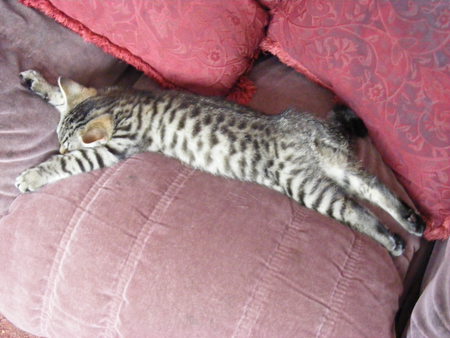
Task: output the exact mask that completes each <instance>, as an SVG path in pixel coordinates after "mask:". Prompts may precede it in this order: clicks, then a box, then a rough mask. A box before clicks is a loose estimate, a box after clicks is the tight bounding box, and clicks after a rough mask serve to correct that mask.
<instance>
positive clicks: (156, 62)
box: [22, 0, 267, 95]
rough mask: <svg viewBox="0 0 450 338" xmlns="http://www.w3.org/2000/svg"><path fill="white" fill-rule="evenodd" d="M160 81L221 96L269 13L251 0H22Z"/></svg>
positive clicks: (243, 65) (254, 47)
mask: <svg viewBox="0 0 450 338" xmlns="http://www.w3.org/2000/svg"><path fill="white" fill-rule="evenodd" d="M22 1H23V2H24V3H25V4H27V5H29V6H33V7H36V8H38V9H40V10H42V11H44V12H45V13H46V14H48V15H50V16H52V17H54V18H55V19H56V20H58V21H59V22H61V23H63V24H64V25H67V26H68V27H69V28H71V29H73V30H75V31H76V32H78V33H80V34H82V35H83V37H84V38H86V39H88V40H89V41H92V42H94V43H96V44H98V45H100V46H101V47H103V48H104V49H105V50H107V51H108V52H110V53H112V54H113V55H115V56H117V57H119V58H122V59H123V60H125V61H127V62H128V63H130V64H132V65H133V66H135V67H136V68H138V69H140V70H142V71H144V72H145V73H146V74H147V75H150V76H152V77H154V78H155V79H156V80H158V81H159V83H160V84H164V85H166V86H178V87H182V88H186V89H189V90H191V91H194V92H198V93H201V94H208V95H224V94H227V93H228V91H229V90H230V88H232V87H233V85H234V84H235V83H236V81H237V79H238V78H239V76H240V75H242V74H243V73H244V72H245V71H246V70H247V69H248V68H249V66H250V64H251V60H252V58H253V57H255V55H256V53H257V51H258V45H259V42H260V41H261V39H262V38H263V34H264V26H265V24H266V19H267V14H266V12H265V11H264V10H263V9H262V8H261V7H260V6H259V5H258V3H257V2H256V1H254V0H227V1H222V0H188V1H165V0H152V1H146V0H132V1H122V0H112V1H108V2H104V1H99V0H89V1H83V2H82V3H81V2H79V1H65V0H37V1H35V0H22Z"/></svg>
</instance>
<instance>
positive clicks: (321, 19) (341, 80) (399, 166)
mask: <svg viewBox="0 0 450 338" xmlns="http://www.w3.org/2000/svg"><path fill="white" fill-rule="evenodd" d="M263 3H264V4H265V5H267V6H268V7H269V8H270V9H271V11H272V14H273V16H272V21H271V23H270V26H269V30H268V36H267V38H266V39H265V41H264V42H263V44H262V46H263V48H264V49H265V50H268V51H271V52H273V53H274V54H276V55H278V57H279V58H280V59H281V60H283V61H284V62H286V63H288V64H289V65H291V66H293V67H295V68H296V69H297V70H299V71H300V72H303V73H305V74H307V75H308V76H310V77H311V78H313V79H314V80H316V81H318V82H320V83H321V84H323V85H325V86H327V87H329V88H331V89H332V90H333V91H334V92H336V93H337V94H338V95H339V96H340V98H342V99H343V100H344V101H345V102H347V103H348V104H349V105H350V106H351V107H352V108H354V109H355V110H356V111H357V112H358V114H359V115H360V116H361V117H362V118H363V119H364V121H365V122H366V124H367V125H368V127H369V130H370V134H371V136H372V138H373V139H374V141H375V143H376V145H377V147H378V149H379V150H380V152H381V154H382V155H383V158H384V159H385V161H386V162H387V163H388V164H389V165H390V166H391V167H392V168H393V169H394V171H395V172H396V173H397V175H398V178H399V179H400V180H401V181H402V183H403V184H404V185H405V186H406V188H407V189H408V192H409V193H410V194H411V195H412V197H413V198H414V201H415V202H416V204H417V205H418V206H419V207H420V210H421V211H422V213H423V214H424V215H425V216H427V217H428V220H429V222H428V226H429V227H428V230H427V236H428V238H430V239H435V238H447V237H448V236H449V235H450V161H449V158H450V147H449V145H450V101H449V99H448V88H449V87H450V68H449V67H448V64H449V63H450V54H449V50H448V46H449V39H450V3H449V2H448V1H446V0H443V1H432V2H430V1H428V0H417V1H387V0H376V1H364V2H363V1H338V0H328V1H314V0H305V1H295V0H286V1H276V0H264V1H263Z"/></svg>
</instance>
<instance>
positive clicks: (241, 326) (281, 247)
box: [232, 202, 304, 337]
mask: <svg viewBox="0 0 450 338" xmlns="http://www.w3.org/2000/svg"><path fill="white" fill-rule="evenodd" d="M293 203H294V202H292V203H291V205H293ZM299 214H301V208H297V207H296V206H293V211H292V214H291V219H290V221H289V223H288V224H287V226H286V227H285V229H284V231H283V234H282V235H281V238H280V240H279V241H278V243H276V245H275V247H274V249H273V251H272V254H271V255H270V256H269V258H268V259H267V260H266V261H265V262H264V263H263V266H264V267H263V271H262V272H261V273H260V277H259V278H258V279H257V281H256V282H255V285H254V286H253V289H252V291H251V293H250V296H249V297H248V299H247V301H246V302H245V305H244V307H243V311H242V315H241V317H240V318H239V320H238V322H237V325H236V327H235V329H234V332H233V335H232V337H250V336H251V335H252V331H253V330H254V328H255V326H256V324H257V323H258V319H259V317H260V315H261V312H262V311H263V308H264V305H265V303H266V300H267V298H268V297H269V294H270V288H271V285H273V284H274V283H275V279H276V275H278V274H279V273H280V271H281V269H282V267H283V265H285V262H286V260H285V258H286V256H287V254H286V253H287V252H289V250H288V247H289V246H288V243H291V242H293V241H296V237H298V235H297V236H296V234H297V233H299V232H301V228H300V227H297V226H294V225H295V224H299V222H298V221H297V219H298V217H300V216H299ZM301 217H302V218H304V215H302V216H301Z"/></svg>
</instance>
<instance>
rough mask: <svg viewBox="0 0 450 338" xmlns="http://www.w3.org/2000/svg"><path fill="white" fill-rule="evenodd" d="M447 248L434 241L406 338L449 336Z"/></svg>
mask: <svg viewBox="0 0 450 338" xmlns="http://www.w3.org/2000/svg"><path fill="white" fill-rule="evenodd" d="M449 261H450V245H449V242H448V241H446V242H437V243H436V244H435V246H434V249H433V254H432V256H431V258H430V261H429V264H428V266H427V271H426V273H425V276H424V279H423V282H422V294H421V295H420V298H419V300H418V301H417V303H416V305H415V307H414V310H413V312H412V314H411V319H410V323H409V327H408V329H407V331H406V332H407V333H406V334H405V337H407V338H430V337H448V336H449V334H450V287H449V285H450V265H449V264H448V262H449Z"/></svg>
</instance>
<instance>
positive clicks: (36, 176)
mask: <svg viewBox="0 0 450 338" xmlns="http://www.w3.org/2000/svg"><path fill="white" fill-rule="evenodd" d="M47 183H48V182H47V180H46V178H45V176H43V175H42V174H41V170H39V169H38V168H31V169H27V170H25V171H24V172H23V173H21V174H20V175H19V176H17V178H16V187H17V189H19V190H20V192H22V193H24V192H31V191H36V190H38V189H39V188H41V187H43V186H44V185H46V184H47Z"/></svg>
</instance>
